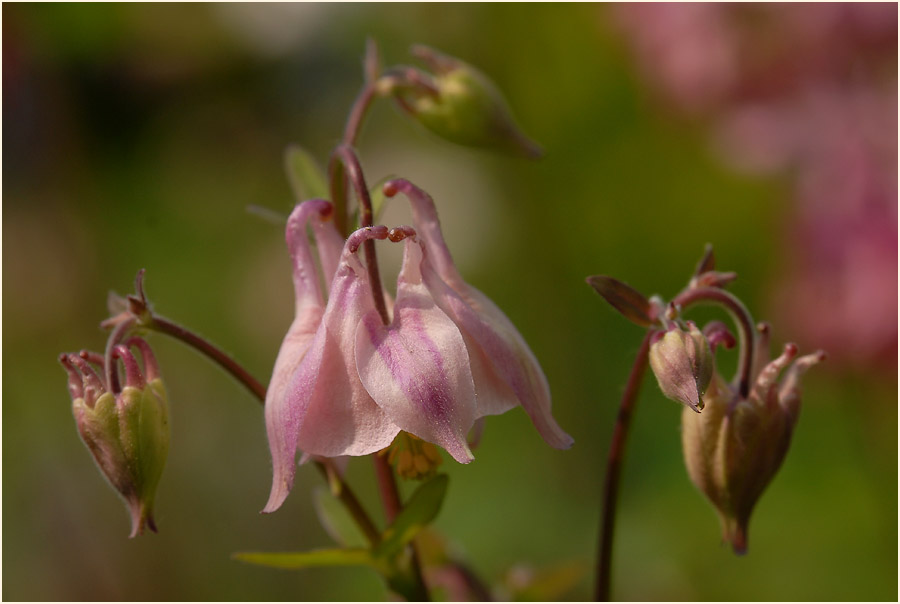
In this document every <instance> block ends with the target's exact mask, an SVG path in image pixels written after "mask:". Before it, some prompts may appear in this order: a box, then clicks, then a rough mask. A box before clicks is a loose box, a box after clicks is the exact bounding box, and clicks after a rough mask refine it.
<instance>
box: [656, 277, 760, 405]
mask: <svg viewBox="0 0 900 604" xmlns="http://www.w3.org/2000/svg"><path fill="white" fill-rule="evenodd" d="M672 303H673V304H675V305H677V306H679V307H681V309H682V311H684V310H687V309H688V307H690V306H692V305H694V304H718V305H719V306H721V307H723V308H724V309H725V310H727V311H728V314H730V315H731V317H732V319H734V322H735V324H736V325H737V327H738V334H739V335H740V355H739V357H738V372H737V376H736V378H737V380H738V391H739V392H740V395H741V397H742V398H746V397H747V394H748V393H749V392H750V380H751V378H752V371H753V349H754V347H755V345H756V332H755V331H754V329H753V317H752V316H751V315H750V311H749V310H747V307H746V306H744V304H743V303H742V302H741V301H740V300H738V299H737V297H735V296H734V295H732V294H730V293H728V292H727V291H725V290H723V289H719V288H717V287H697V288H693V289H686V290H685V291H683V292H681V293H680V294H678V295H677V296H676V297H675V299H674V300H672Z"/></svg>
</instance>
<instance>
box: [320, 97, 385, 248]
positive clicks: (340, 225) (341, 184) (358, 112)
mask: <svg viewBox="0 0 900 604" xmlns="http://www.w3.org/2000/svg"><path fill="white" fill-rule="evenodd" d="M375 98H376V88H375V82H374V81H369V82H366V84H365V85H364V86H363V89H362V90H361V91H360V93H359V95H357V97H356V100H355V101H354V102H353V106H352V107H351V108H350V115H349V116H348V117H347V123H346V124H345V126H344V137H343V138H342V139H341V144H340V145H339V147H338V148H340V147H342V146H344V145H346V146H349V147H352V146H353V145H354V144H355V143H356V139H357V137H358V136H359V133H360V131H361V130H362V124H363V122H364V121H365V117H366V114H367V113H368V112H369V108H370V107H371V106H372V101H373V100H375ZM336 153H337V150H335V153H333V154H332V160H331V163H330V165H329V166H328V173H329V180H330V184H331V201H332V203H333V204H334V224H335V226H336V227H337V229H338V231H339V232H340V233H341V234H342V235H343V236H344V237H345V238H346V237H347V236H348V235H349V234H350V231H351V230H352V229H351V228H350V225H349V224H348V209H349V208H348V207H347V205H348V204H347V170H346V166H345V165H344V163H343V162H340V161H335V154H336ZM361 226H371V225H361Z"/></svg>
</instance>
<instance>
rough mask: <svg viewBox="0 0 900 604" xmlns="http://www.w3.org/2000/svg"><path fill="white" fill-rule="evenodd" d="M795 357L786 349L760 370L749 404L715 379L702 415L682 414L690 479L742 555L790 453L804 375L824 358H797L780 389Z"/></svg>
mask: <svg viewBox="0 0 900 604" xmlns="http://www.w3.org/2000/svg"><path fill="white" fill-rule="evenodd" d="M796 354H797V347H796V346H795V345H793V344H788V345H787V346H786V347H785V350H784V354H782V355H781V356H780V357H778V358H777V359H775V360H773V361H772V362H771V363H769V364H767V365H766V366H765V367H764V368H762V370H761V371H760V372H759V375H758V376H757V377H756V381H755V383H754V385H753V388H752V389H751V391H750V393H749V395H748V396H747V398H746V399H743V398H741V397H740V395H739V394H738V392H737V390H736V389H734V388H732V387H731V386H730V385H728V384H727V383H725V381H724V380H723V379H722V378H721V377H719V376H718V375H716V376H715V377H714V378H713V380H712V382H711V384H710V386H709V389H708V390H707V392H706V396H705V402H706V407H705V408H704V410H703V413H701V414H697V413H693V412H691V411H689V410H688V409H685V410H684V411H683V413H682V420H681V421H682V445H683V448H684V460H685V465H686V466H687V470H688V475H689V476H690V478H691V481H692V482H693V483H694V484H695V485H696V486H697V488H699V489H700V490H701V491H702V492H703V494H704V495H706V497H707V498H708V499H709V500H710V501H711V502H712V504H713V506H715V508H716V510H717V512H718V514H719V518H720V520H721V524H722V538H723V539H724V540H725V541H727V542H729V543H731V545H732V547H733V549H734V551H735V552H736V553H738V554H743V553H745V552H746V550H747V526H748V524H749V521H750V514H751V512H752V511H753V507H754V506H755V505H756V502H757V501H758V500H759V497H760V496H761V495H762V493H763V491H764V490H765V488H766V487H767V486H768V484H769V482H771V480H772V478H773V477H774V476H775V474H776V473H777V471H778V468H779V467H780V466H781V463H782V461H784V457H785V455H786V454H787V450H788V446H789V445H790V441H791V435H792V434H793V430H794V425H795V423H796V421H797V416H798V413H799V407H800V385H799V378H800V375H801V374H802V373H803V372H805V371H806V370H807V369H808V368H809V367H811V366H812V365H815V364H816V363H818V362H819V361H821V360H822V359H824V358H825V355H824V353H822V352H818V353H816V354H812V355H808V356H805V357H801V358H800V359H797V361H796V362H795V363H794V364H793V366H792V367H791V368H790V369H788V371H787V372H786V375H785V379H784V380H783V383H782V384H780V385H779V384H778V374H779V373H780V372H781V370H782V369H784V368H785V367H787V366H788V365H790V364H791V361H792V360H793V359H794V357H795V356H796Z"/></svg>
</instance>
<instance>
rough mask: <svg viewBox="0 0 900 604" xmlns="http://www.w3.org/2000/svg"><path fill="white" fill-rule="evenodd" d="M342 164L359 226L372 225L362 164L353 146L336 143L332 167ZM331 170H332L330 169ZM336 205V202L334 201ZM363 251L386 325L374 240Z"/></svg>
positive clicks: (373, 291)
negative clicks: (356, 201)
mask: <svg viewBox="0 0 900 604" xmlns="http://www.w3.org/2000/svg"><path fill="white" fill-rule="evenodd" d="M337 164H342V165H343V166H344V169H345V170H346V171H347V175H348V176H349V178H350V182H351V183H352V184H353V189H354V191H355V192H356V198H357V200H358V201H359V226H360V228H363V227H370V226H373V220H374V218H373V214H372V198H371V197H370V196H369V187H368V186H367V185H366V179H365V176H363V171H362V166H360V165H359V158H357V157H356V153H355V152H354V151H353V147H351V146H350V145H347V144H341V145H338V147H337V148H336V149H335V150H334V152H332V154H331V165H332V167H333V166H335V165H337ZM332 172H333V170H332ZM335 203H336V205H337V202H335ZM363 252H364V253H365V257H366V268H367V269H368V271H369V282H370V286H371V288H372V300H373V301H374V302H375V308H377V309H378V314H380V315H381V320H382V322H383V323H384V324H385V325H387V324H388V323H390V317H388V312H387V305H386V304H385V302H384V292H383V291H382V289H381V275H380V274H379V272H378V259H377V257H376V255H375V241H374V240H372V239H369V240H367V241H366V242H365V243H363Z"/></svg>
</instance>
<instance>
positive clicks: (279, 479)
mask: <svg viewBox="0 0 900 604" xmlns="http://www.w3.org/2000/svg"><path fill="white" fill-rule="evenodd" d="M330 209H331V205H330V204H329V203H328V202H326V201H321V200H312V201H307V202H304V203H302V204H299V205H298V206H297V207H295V208H294V211H293V212H292V213H291V215H290V217H289V218H288V222H287V227H286V229H285V239H286V240H287V246H288V250H289V251H290V254H291V260H292V261H293V275H294V296H295V313H296V314H295V317H294V321H293V323H291V326H290V328H289V329H288V332H287V335H286V336H285V337H284V341H283V342H282V343H281V349H280V350H279V351H278V357H277V358H276V359H275V367H274V369H273V371H272V379H271V380H270V381H269V387H268V389H267V390H266V402H265V415H266V432H267V435H268V438H269V449H270V451H271V453H272V462H273V466H274V471H275V477H276V480H275V484H277V485H279V493H278V494H276V493H275V488H274V485H273V494H272V495H273V498H274V499H277V500H279V501H278V505H280V504H281V501H283V500H284V497H286V496H287V491H288V490H289V489H290V484H291V482H292V481H293V467H294V454H295V452H296V451H297V429H298V427H299V425H298V422H297V419H296V417H294V415H293V411H294V410H293V409H292V408H291V406H290V405H289V404H288V401H287V400H286V399H285V391H286V390H287V387H288V384H289V382H290V380H291V378H292V376H293V374H294V371H295V370H296V368H297V366H298V365H299V364H300V362H301V361H302V360H303V358H304V357H305V355H306V353H307V351H308V350H309V346H310V343H311V341H312V338H313V336H314V335H315V333H316V330H317V329H318V327H319V324H320V323H321V320H322V314H323V312H324V310H325V308H324V305H323V302H322V293H321V291H320V290H319V277H318V275H317V273H316V266H315V262H314V261H313V257H312V252H311V250H310V249H309V240H308V238H307V236H306V225H307V223H308V222H309V221H310V219H314V218H315V217H317V215H318V216H321V214H322V212H327V211H330ZM282 491H283V494H282V493H281V492H282ZM275 507H277V506H275Z"/></svg>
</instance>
